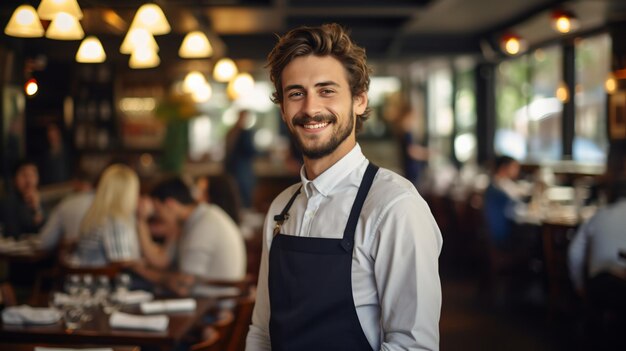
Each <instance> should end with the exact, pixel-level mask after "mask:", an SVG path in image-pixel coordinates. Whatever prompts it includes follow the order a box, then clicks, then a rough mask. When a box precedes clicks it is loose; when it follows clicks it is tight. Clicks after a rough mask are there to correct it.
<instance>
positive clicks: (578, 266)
mask: <svg viewBox="0 0 626 351" xmlns="http://www.w3.org/2000/svg"><path fill="white" fill-rule="evenodd" d="M592 222H593V221H589V222H587V223H585V224H583V225H582V226H581V227H580V228H579V229H578V231H577V232H576V235H575V236H574V239H572V242H571V243H570V245H569V248H568V249H567V261H568V266H569V267H568V268H569V274H570V278H571V279H572V283H573V284H574V287H575V288H576V290H578V291H582V290H583V289H584V286H585V261H586V257H585V256H586V252H587V247H588V246H589V238H590V236H591V234H592V230H591V228H592V226H593V224H592Z"/></svg>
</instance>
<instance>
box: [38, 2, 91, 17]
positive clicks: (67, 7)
mask: <svg viewBox="0 0 626 351" xmlns="http://www.w3.org/2000/svg"><path fill="white" fill-rule="evenodd" d="M60 12H65V13H67V14H69V15H71V16H74V17H75V18H76V19H82V18H83V11H81V9H80V6H78V2H77V1H76V0H41V3H40V4H39V7H37V14H38V15H39V18H41V19H43V20H53V19H54V18H55V17H56V15H57V14H58V13H60Z"/></svg>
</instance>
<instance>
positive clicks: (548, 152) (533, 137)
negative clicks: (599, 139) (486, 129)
mask: <svg viewBox="0 0 626 351" xmlns="http://www.w3.org/2000/svg"><path fill="white" fill-rule="evenodd" d="M562 66H563V59H562V50H561V48H560V47H559V46H553V47H548V48H544V49H537V50H535V51H534V52H532V53H530V54H528V55H525V56H521V57H518V58H515V59H512V60H510V61H506V62H503V63H501V64H500V65H499V67H498V72H497V77H496V113H497V120H496V135H495V146H494V147H495V150H496V153H498V154H504V155H509V156H512V157H514V158H516V159H518V160H522V161H527V162H545V161H557V160H560V159H561V154H562V133H561V124H562V111H563V103H562V102H561V101H560V100H559V99H558V98H557V94H556V92H557V89H558V88H559V86H560V85H561V84H562V83H561V81H562V77H561V76H562V74H561V72H562Z"/></svg>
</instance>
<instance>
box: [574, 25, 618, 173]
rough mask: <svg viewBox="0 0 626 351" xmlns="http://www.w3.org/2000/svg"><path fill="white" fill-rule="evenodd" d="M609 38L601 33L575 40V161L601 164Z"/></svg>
mask: <svg viewBox="0 0 626 351" xmlns="http://www.w3.org/2000/svg"><path fill="white" fill-rule="evenodd" d="M610 58H611V39H610V36H609V35H608V34H602V35H598V36H594V37H590V38H586V39H582V40H579V41H577V42H576V100H575V101H576V121H575V134H574V145H573V158H574V160H575V161H579V162H583V163H590V164H604V162H605V158H606V149H607V147H608V141H607V135H606V121H607V116H606V92H605V90H604V81H605V79H606V77H607V76H608V74H609V72H610Z"/></svg>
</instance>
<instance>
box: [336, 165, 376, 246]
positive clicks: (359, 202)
mask: <svg viewBox="0 0 626 351" xmlns="http://www.w3.org/2000/svg"><path fill="white" fill-rule="evenodd" d="M377 172H378V166H376V165H375V164H373V163H371V162H370V163H369V164H368V165H367V169H366V170H365V174H363V180H361V186H359V191H358V192H357V194H356V199H355V200H354V204H352V210H351V211H350V217H348V223H347V224H346V229H344V231H343V239H342V240H341V246H342V247H343V248H344V250H346V251H350V252H352V246H353V244H354V231H355V230H356V224H357V223H358V222H359V216H360V215H361V209H362V208H363V204H364V203H365V198H366V197H367V194H368V193H369V191H370V188H371V187H372V183H373V182H374V177H375V176H376V173H377Z"/></svg>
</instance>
